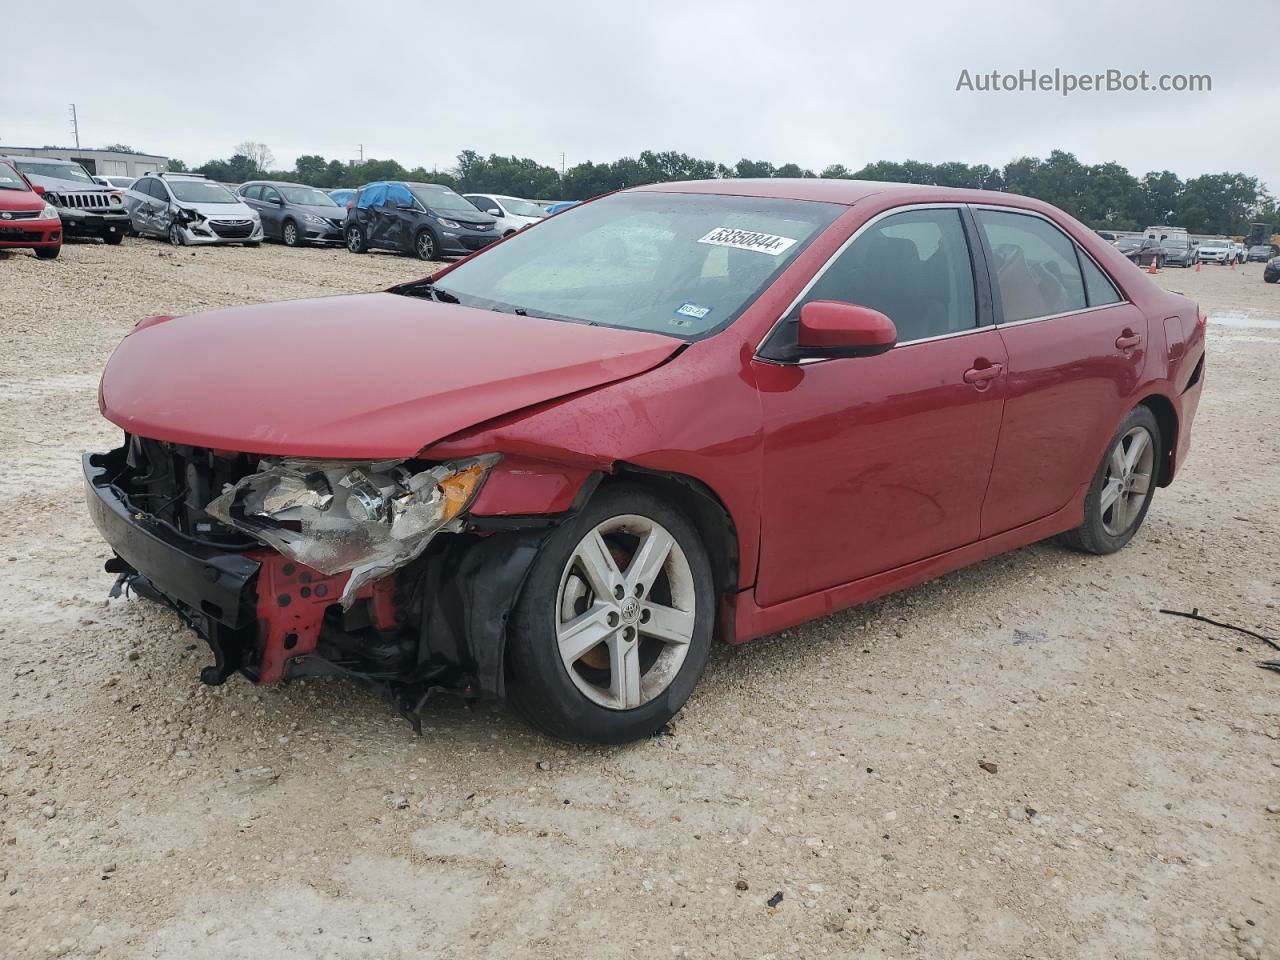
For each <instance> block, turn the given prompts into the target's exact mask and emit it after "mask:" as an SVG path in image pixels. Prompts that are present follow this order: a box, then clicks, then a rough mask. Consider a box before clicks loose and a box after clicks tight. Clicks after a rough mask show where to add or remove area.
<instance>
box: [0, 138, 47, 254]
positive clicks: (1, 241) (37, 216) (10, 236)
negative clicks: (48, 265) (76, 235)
mask: <svg viewBox="0 0 1280 960" xmlns="http://www.w3.org/2000/svg"><path fill="white" fill-rule="evenodd" d="M13 247H30V248H31V249H32V250H34V251H35V252H36V256H37V257H39V258H40V259H41V260H52V259H53V258H54V257H56V256H57V255H58V253H59V252H60V251H61V250H62V220H61V218H60V217H59V216H58V210H57V208H56V207H54V205H53V204H51V203H48V202H46V201H45V199H44V197H42V196H41V195H40V194H39V193H37V192H36V190H35V189H33V188H32V186H31V183H30V182H29V181H28V180H27V178H26V177H24V176H23V175H22V174H21V173H19V172H18V169H17V168H16V167H14V166H13V165H12V164H11V163H9V162H8V161H7V160H3V159H0V250H5V249H10V248H13Z"/></svg>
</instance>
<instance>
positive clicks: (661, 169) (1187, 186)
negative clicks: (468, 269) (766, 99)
mask: <svg viewBox="0 0 1280 960" xmlns="http://www.w3.org/2000/svg"><path fill="white" fill-rule="evenodd" d="M274 162H275V161H274V158H273V157H272V155H271V151H270V149H269V148H268V147H267V146H266V145H265V144H261V143H253V142H245V143H242V144H238V145H237V146H236V148H235V152H234V153H233V155H232V156H231V157H229V158H227V159H225V160H210V161H209V162H207V163H205V164H202V165H201V166H199V167H196V168H195V171H196V172H198V173H203V174H204V175H205V176H207V177H210V178H212V179H214V180H220V181H223V182H225V183H242V182H244V181H245V180H256V179H281V180H291V181H295V182H298V183H306V184H311V185H312V186H316V187H321V188H323V189H326V190H332V189H335V188H337V187H358V186H360V185H362V184H365V183H369V182H371V181H374V180H418V181H423V182H428V183H441V184H445V185H447V186H450V187H452V188H453V189H455V190H457V191H459V192H460V193H500V194H507V195H510V196H516V197H529V198H533V199H540V200H552V199H554V200H586V199H588V198H590V197H594V196H598V195H599V194H602V193H607V192H609V191H611V190H618V189H621V188H623V187H633V186H641V185H644V184H648V183H659V182H662V181H667V180H699V179H709V178H722V177H826V178H841V179H856V180H879V181H897V182H902V183H921V184H934V185H938V186H948V187H972V188H977V189H982V190H1002V191H1007V192H1009V193H1019V194H1024V195H1026V196H1030V197H1036V198H1038V199H1041V200H1044V201H1046V202H1048V203H1051V204H1053V205H1054V206H1057V207H1060V208H1061V209H1063V210H1065V211H1067V212H1068V213H1070V214H1071V215H1072V216H1074V217H1076V218H1078V219H1079V220H1081V221H1083V222H1084V223H1086V224H1088V225H1089V226H1091V227H1093V228H1095V229H1100V230H1101V229H1112V230H1141V229H1143V228H1144V227H1146V226H1148V225H1150V224H1157V223H1159V224H1175V225H1178V226H1183V227H1186V228H1187V229H1188V230H1190V231H1191V232H1192V233H1207V234H1241V233H1244V232H1246V230H1247V229H1248V225H1249V223H1250V222H1253V221H1260V222H1264V223H1272V224H1278V225H1280V208H1278V207H1277V201H1276V198H1274V197H1273V196H1272V195H1271V194H1270V193H1269V192H1268V190H1267V188H1266V186H1265V185H1264V184H1262V183H1260V182H1259V180H1258V178H1257V177H1251V176H1249V175H1247V174H1244V173H1209V174H1202V175H1200V176H1198V177H1191V178H1189V179H1187V180H1183V179H1181V178H1180V177H1179V176H1178V175H1177V174H1175V173H1173V172H1171V171H1169V170H1162V171H1152V172H1149V173H1146V174H1143V175H1142V176H1141V177H1138V176H1135V175H1134V174H1132V173H1130V172H1129V171H1128V170H1127V169H1125V168H1124V167H1122V166H1121V165H1120V164H1118V163H1098V164H1085V163H1081V162H1080V161H1079V160H1078V159H1077V158H1076V156H1075V155H1074V154H1072V153H1069V152H1067V151H1064V150H1054V151H1053V152H1052V153H1050V154H1049V156H1048V157H1047V158H1043V159H1042V158H1040V157H1019V158H1017V159H1016V160H1011V161H1010V162H1009V163H1006V164H1005V165H1004V166H1003V167H992V166H989V165H987V164H984V163H979V164H968V163H960V162H955V161H953V162H948V163H924V162H921V161H918V160H904V161H893V160H878V161H876V162H874V163H869V164H867V165H865V166H863V167H861V168H859V169H857V170H850V169H849V168H847V167H845V166H844V165H843V164H839V163H836V164H832V165H830V166H828V167H825V168H824V169H822V170H821V171H819V172H816V173H815V172H814V171H813V170H810V169H807V168H805V167H801V166H799V165H798V164H795V163H784V164H782V165H780V166H775V165H774V164H773V163H770V162H769V161H766V160H746V159H743V160H739V161H738V162H737V163H735V164H733V165H732V166H727V165H725V164H723V163H719V162H717V161H713V160H702V159H699V158H697V157H691V156H689V155H688V154H685V153H679V152H677V151H652V150H645V151H644V152H642V153H641V154H640V155H639V156H638V157H622V158H620V159H618V160H613V161H611V162H608V163H594V162H591V161H587V162H584V163H579V164H575V165H574V166H572V167H569V168H568V169H567V170H565V171H564V175H563V176H561V173H560V171H558V170H556V169H555V168H554V167H550V166H547V165H546V164H542V163H538V162H537V161H536V160H531V159H529V158H527V157H514V156H511V157H504V156H499V155H498V154H490V155H489V156H487V157H485V156H482V155H481V154H479V153H477V152H476V151H474V150H464V151H462V152H461V153H460V154H458V157H457V162H456V163H455V164H454V165H453V166H452V167H450V168H449V169H447V170H435V169H433V170H427V169H426V168H424V167H421V166H418V167H413V168H406V167H404V166H401V165H400V164H399V163H398V162H397V161H395V160H366V161H365V162H364V163H361V164H355V165H353V164H349V163H344V162H343V161H341V160H326V159H325V158H324V157H322V156H319V155H316V154H306V155H304V156H301V157H298V159H297V161H296V163H295V165H294V168H293V169H292V170H279V169H273V168H272V167H273V164H274ZM170 166H171V167H172V168H175V169H176V168H182V169H186V167H185V165H184V164H182V163H181V162H179V161H172V162H171V164H170Z"/></svg>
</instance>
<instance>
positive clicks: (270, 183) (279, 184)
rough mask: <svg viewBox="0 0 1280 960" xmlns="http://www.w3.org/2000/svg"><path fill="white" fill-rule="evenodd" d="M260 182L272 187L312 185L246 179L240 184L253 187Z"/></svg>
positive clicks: (288, 181) (290, 181)
mask: <svg viewBox="0 0 1280 960" xmlns="http://www.w3.org/2000/svg"><path fill="white" fill-rule="evenodd" d="M258 184H265V185H267V186H272V187H309V186H311V184H309V183H294V182H293V181H292V180H246V181H245V182H244V183H242V184H240V186H242V187H253V186H257V185H258ZM315 189H317V190H319V189H321V188H320V187H316V188H315Z"/></svg>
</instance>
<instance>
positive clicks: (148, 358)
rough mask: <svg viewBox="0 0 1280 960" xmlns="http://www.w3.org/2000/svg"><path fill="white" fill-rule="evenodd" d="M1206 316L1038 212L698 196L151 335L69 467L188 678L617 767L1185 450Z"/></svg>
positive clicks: (1096, 536) (626, 206) (685, 194)
mask: <svg viewBox="0 0 1280 960" xmlns="http://www.w3.org/2000/svg"><path fill="white" fill-rule="evenodd" d="M1204 329H1205V318H1204V316H1203V315H1202V314H1201V313H1200V312H1199V311H1198V309H1197V307H1196V304H1194V303H1192V302H1191V301H1189V300H1187V299H1186V298H1184V297H1181V296H1177V295H1175V294H1171V293H1167V292H1165V291H1164V290H1162V289H1160V288H1159V287H1157V286H1156V285H1155V284H1153V283H1152V282H1151V281H1150V280H1148V279H1147V278H1146V276H1144V275H1142V274H1140V273H1139V272H1138V271H1136V270H1134V269H1133V268H1132V265H1130V264H1129V263H1128V262H1127V261H1126V260H1125V258H1124V257H1123V256H1122V255H1121V254H1120V253H1119V252H1118V251H1116V250H1115V249H1114V248H1113V247H1111V246H1110V245H1109V244H1107V243H1106V242H1104V241H1103V240H1102V239H1100V238H1099V237H1098V236H1097V235H1096V234H1095V233H1093V232H1092V231H1091V230H1089V229H1088V228H1086V227H1085V226H1083V225H1082V224H1080V223H1078V222H1076V221H1075V220H1073V219H1072V218H1071V217H1069V216H1066V215H1065V214H1063V213H1062V212H1061V211H1059V210H1057V209H1055V208H1053V207H1050V206H1048V205H1046V204H1043V203H1040V202H1038V201H1035V200H1029V199H1026V198H1024V197H1018V196H1011V195H1007V194H1000V193H987V192H980V191H966V190H952V189H943V188H929V187H917V186H908V185H897V184H881V183H860V182H852V181H844V180H796V181H788V180H763V181H735V180H716V181H709V182H701V183H672V184H663V185H657V186H650V187H642V188H637V189H633V190H628V191H625V192H621V193H617V194H613V195H610V196H607V197H604V198H601V199H599V200H596V201H593V202H590V203H586V204H582V205H581V206H579V207H575V208H574V209H573V210H570V211H567V212H565V213H562V214H560V215H559V216H556V217H551V218H548V219H547V220H545V221H543V222H542V223H539V224H537V225H536V226H534V227H531V228H530V229H528V230H525V231H522V232H521V233H518V234H516V235H515V236H513V237H511V238H509V239H507V240H504V241H503V242H501V243H499V244H495V245H493V246H492V247H490V248H488V249H486V250H485V251H483V252H482V253H479V254H477V255H474V256H472V257H470V258H468V259H466V260H463V261H461V262H459V263H457V264H455V265H453V266H451V267H449V268H447V269H445V270H442V271H441V272H439V273H437V274H436V275H435V276H434V277H432V278H428V279H424V280H420V281H416V282H412V283H407V284H404V285H402V286H398V287H394V288H392V289H391V290H389V291H387V292H385V293H376V294H367V295H360V296H346V297H329V298H324V299H317V300H305V301H293V302H287V303H278V304H270V305H262V306H252V307H244V308H236V309H230V310H220V311H215V312H212V313H204V314H196V315H193V316H185V317H177V318H174V317H151V318H147V319H146V320H143V321H141V322H140V323H139V324H138V325H137V327H136V328H135V330H134V332H133V333H131V334H130V335H129V336H127V337H126V338H125V339H124V341H123V342H122V343H121V344H120V346H119V347H118V348H117V349H116V352H115V354H114V355H113V356H112V358H111V360H110V362H109V364H108V366H107V369H106V372H105V374H104V376H103V380H102V387H101V394H100V402H101V408H102V412H103V414H104V415H105V416H106V417H107V418H108V419H110V420H111V421H113V422H114V423H116V424H118V425H119V426H120V427H121V428H123V430H124V432H125V438H124V443H123V445H122V446H121V447H120V448H119V449H117V450H114V451H111V452H109V453H104V454H92V455H88V456H86V457H85V473H86V481H87V494H88V501H89V507H90V510H91V512H92V514H93V517H94V520H95V522H96V523H97V525H98V528H99V529H100V530H101V532H102V534H103V536H104V537H105V538H106V540H107V542H108V543H109V544H110V546H111V547H112V548H113V550H114V552H115V556H114V557H113V558H112V559H111V560H110V561H108V563H107V569H108V570H109V571H112V572H114V573H116V574H117V576H118V581H117V590H119V589H123V588H124V587H125V586H130V587H132V588H133V590H134V591H135V592H137V593H139V594H142V595H144V596H146V597H149V598H151V599H155V600H160V601H163V602H165V603H167V604H168V605H169V606H171V607H172V608H173V609H174V610H176V611H177V612H178V613H179V614H180V615H181V616H182V617H183V619H184V620H185V621H186V622H187V623H188V624H190V625H191V626H192V627H193V628H194V629H195V630H197V631H198V632H199V633H200V634H201V635H202V636H203V637H204V638H205V639H206V640H207V641H208V643H209V644H210V646H211V648H212V651H213V655H214V660H215V662H214V664H213V665H211V666H209V667H207V668H205V670H204V672H203V679H204V680H205V681H206V682H208V683H221V682H222V681H223V680H225V679H226V678H227V677H228V676H229V675H230V674H231V673H232V672H235V671H240V672H241V673H243V674H245V675H246V676H248V677H249V678H250V679H251V680H253V681H255V682H257V683H263V684H269V683H274V682H276V681H278V680H280V679H282V678H284V677H287V676H296V675H304V674H313V673H324V672H340V673H344V674H348V675H352V676H357V677H362V678H365V679H366V680H368V681H369V682H371V683H375V684H378V685H379V686H381V687H382V688H383V689H384V690H385V691H386V692H387V694H388V695H389V696H390V697H392V698H393V700H394V701H395V702H396V703H397V704H398V705H399V706H400V708H401V709H402V710H403V711H404V712H405V713H406V715H408V716H409V717H410V718H411V719H415V720H416V717H417V715H418V711H419V710H420V708H421V706H422V703H423V702H424V700H425V699H426V697H427V695H428V694H429V693H430V692H432V691H434V690H439V689H450V690H457V691H462V692H464V693H466V694H468V695H479V694H481V693H488V694H493V695H498V696H505V697H507V698H509V699H510V700H511V701H512V702H513V703H514V704H515V705H516V706H517V707H518V708H519V709H520V711H521V712H522V713H523V714H524V715H525V716H526V717H528V718H529V720H530V721H532V722H533V723H534V724H536V725H537V726H538V727H540V728H542V729H543V730H545V731H547V732H548V733H551V734H553V735H556V736H559V737H564V738H570V739H575V740H589V741H598V742H620V741H626V740H631V739H635V738H638V737H643V736H645V735H647V734H651V733H653V732H654V731H655V730H657V729H659V728H660V727H661V726H662V725H663V723H665V722H666V721H667V720H668V719H669V718H670V717H672V716H673V715H674V714H675V713H676V711H677V710H679V709H680V707H681V706H682V705H683V703H684V702H685V700H686V698H687V697H688V696H689V694H690V692H691V691H692V690H693V688H694V685H695V684H696V683H697V681H698V678H699V675H700V674H701V673H702V670H703V667H704V665H705V663H706V661H707V656H708V651H709V647H710V645H711V642H712V640H713V638H716V637H718V638H720V639H722V640H725V641H728V642H731V643H736V642H741V641H744V640H747V639H749V638H751V637H755V636H759V635H761V634H765V633H770V632H772V631H776V630H781V629H782V628H784V627H788V626H791V625H793V624H797V623H800V622H802V621H804V620H808V619H811V618H813V617H818V616H822V615H823V614H826V613H829V612H831V611H832V610H837V609H840V608H842V607H847V606H850V605H852V604H857V603H860V602H862V601H865V600H868V599H871V598H873V597H877V596H880V595H882V594H885V593H888V592H890V591H893V590H899V589H902V588H904V587H909V586H911V585H912V584H915V583H919V582H921V581H923V580H926V579H929V578H930V577H936V576H938V575H940V574H943V573H946V572H947V571H950V570H954V569H956V568H957V567H961V566H964V565H966V564H970V563H974V562H976V561H979V560H982V559H984V558H986V557H990V556H992V555H993V554H997V553H1000V552H1002V551H1005V550H1011V549H1013V548H1015V547H1019V546H1022V545H1024V544H1028V543H1032V542H1034V541H1037V540H1042V539H1044V538H1046V537H1051V536H1055V535H1060V536H1061V538H1062V540H1063V541H1064V542H1065V543H1066V544H1068V545H1070V546H1073V547H1076V548H1078V549H1081V550H1085V551H1089V552H1092V553H1110V552H1112V551H1115V550H1119V549H1120V548H1121V547H1123V546H1124V545H1125V544H1126V543H1128V542H1129V540H1130V539H1131V538H1132V537H1133V536H1134V535H1135V533H1136V532H1137V531H1138V528H1139V527H1140V526H1141V524H1142V522H1143V518H1144V517H1145V516H1146V513H1147V509H1148V507H1149V506H1150V503H1151V499H1152V495H1153V494H1154V493H1155V490H1156V487H1158V486H1165V485H1167V484H1169V483H1170V482H1171V481H1172V480H1173V478H1174V475H1175V473H1176V471H1177V470H1178V468H1179V466H1180V465H1181V464H1182V461H1183V460H1184V458H1185V457H1186V455H1187V449H1188V445H1189V442H1190V434H1191V422H1192V418H1193V417H1194V415H1195V412H1196V405H1197V402H1198V401H1199V398H1200V392H1201V389H1202V386H1203V369H1204V349H1205V347H1204Z"/></svg>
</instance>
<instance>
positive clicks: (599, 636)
mask: <svg viewBox="0 0 1280 960" xmlns="http://www.w3.org/2000/svg"><path fill="white" fill-rule="evenodd" d="M637 557H639V558H640V562H638V563H636V562H633V561H635V560H636V558H637ZM645 557H656V558H658V559H657V560H656V561H655V562H654V563H652V564H648V563H645V562H643V561H644V558H645ZM715 615H716V611H715V588H714V585H713V581H712V576H711V565H710V562H709V561H708V559H707V553H706V549H705V548H704V547H703V545H702V542H701V540H699V538H698V535H697V532H696V531H695V529H694V527H693V524H692V523H690V521H689V520H688V518H686V517H685V515H684V514H683V513H681V512H680V511H679V510H677V509H676V508H674V507H673V506H671V505H670V504H668V503H667V502H665V501H663V500H661V499H660V498H658V497H657V496H655V495H654V494H653V493H651V492H650V491H649V490H646V489H645V488H643V487H638V486H630V485H622V484H619V485H617V486H610V487H606V488H604V489H602V490H601V491H600V492H599V493H598V494H597V495H596V496H595V497H593V498H592V500H591V501H590V503H588V504H587V506H586V508H585V509H584V510H582V512H581V513H579V514H578V515H577V516H576V517H575V518H574V519H573V520H572V521H570V522H568V523H566V524H565V525H564V526H562V527H561V528H560V529H559V530H557V531H556V532H555V533H554V534H553V535H552V536H551V538H550V539H549V540H548V541H547V542H546V543H545V544H544V545H543V547H542V550H541V551H540V552H539V553H538V556H537V558H536V559H535V560H534V562H533V567H532V568H531V570H530V572H529V577H528V579H527V580H526V581H525V585H524V589H523V590H522V591H521V593H520V599H519V600H518V601H517V603H516V606H515V610H514V611H513V614H512V618H511V631H510V634H509V636H510V640H509V643H508V646H507V654H506V662H507V690H508V695H509V698H510V701H511V703H512V705H513V706H514V707H515V708H516V710H518V711H519V712H520V713H521V714H522V715H523V716H524V717H525V719H526V720H528V721H529V723H531V724H533V726H535V727H537V728H538V729H540V730H542V731H543V732H544V733H546V734H549V735H550V736H553V737H557V738H559V739H562V740H571V741H575V742H590V743H627V742H629V741H632V740H639V739H641V738H643V737H647V736H650V735H652V734H654V733H656V732H657V731H658V730H660V729H661V728H662V726H663V725H664V724H665V723H667V721H669V720H670V719H671V718H672V717H674V716H675V715H676V713H678V712H679V710H680V708H681V707H682V706H684V703H685V701H686V700H687V699H688V698H689V695H690V694H691V693H692V692H693V688H694V687H695V686H696V685H697V682H698V679H699V678H700V677H701V676H702V671H703V668H704V667H705V666H706V662H707V656H708V654H709V653H710V649H711V635H712V630H713V627H714V624H715ZM575 624H581V625H580V626H578V627H575ZM584 638H585V639H584ZM593 641H595V642H594V643H593Z"/></svg>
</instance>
